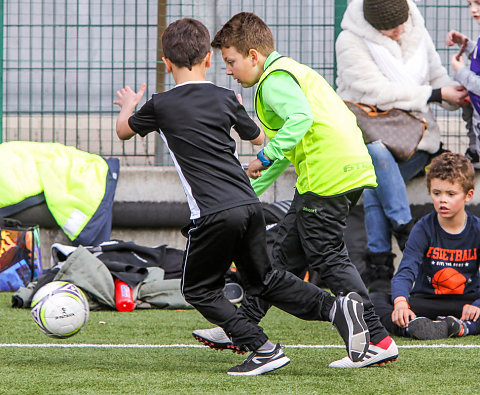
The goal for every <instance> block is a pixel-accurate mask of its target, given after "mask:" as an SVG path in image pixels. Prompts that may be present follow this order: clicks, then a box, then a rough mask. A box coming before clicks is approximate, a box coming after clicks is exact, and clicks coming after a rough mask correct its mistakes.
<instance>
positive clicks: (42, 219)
mask: <svg viewBox="0 0 480 395" xmlns="http://www.w3.org/2000/svg"><path fill="white" fill-rule="evenodd" d="M479 177H480V173H479V174H477V181H480V178H479ZM295 180H296V175H295V173H294V171H293V167H290V168H289V169H287V171H286V172H285V173H284V174H283V175H282V176H281V177H280V178H279V179H278V180H277V181H276V182H275V184H274V185H272V186H271V187H270V188H269V189H268V190H267V191H266V192H265V193H264V194H263V195H262V196H261V198H260V200H261V201H262V202H265V203H271V202H275V201H280V200H287V199H292V197H293V192H294V185H295ZM407 188H408V195H409V199H410V202H411V204H412V210H413V209H414V208H417V209H418V208H421V210H423V211H424V210H425V206H426V205H428V204H430V203H431V202H430V198H429V196H428V193H427V189H426V186H425V181H424V179H423V178H417V179H414V180H413V181H411V182H409V183H408V184H407ZM360 203H361V202H360ZM470 206H472V207H471V208H473V209H474V210H472V211H475V212H476V211H479V210H477V209H480V193H477V194H476V195H475V196H474V198H473V200H472V202H471V203H470ZM476 214H477V215H478V213H476ZM47 215H49V218H47ZM16 217H17V218H19V219H21V220H22V221H23V222H25V223H32V222H33V223H39V224H40V225H41V238H42V255H43V256H44V266H45V267H48V266H49V260H50V246H51V245H52V243H54V242H59V243H63V244H70V242H69V240H68V239H67V237H66V236H65V235H64V233H63V232H62V231H61V230H60V229H59V228H58V226H56V224H55V221H54V220H53V217H51V215H50V214H49V213H48V209H47V208H46V206H45V207H41V206H38V207H35V208H33V209H29V210H27V211H25V212H23V213H22V214H21V215H18V216H16ZM188 218H189V211H188V205H187V200H186V197H185V194H184V192H183V188H182V185H181V183H180V181H179V178H178V175H177V173H176V171H175V168H174V167H148V166H145V167H122V168H121V170H120V177H119V180H118V185H117V191H116V194H115V200H114V208H113V229H112V237H111V238H112V239H120V240H126V241H134V242H135V243H137V244H141V245H146V246H156V245H161V244H167V245H169V246H170V247H172V248H179V249H183V248H184V246H185V238H184V237H183V236H182V235H181V233H180V229H181V226H182V225H184V224H186V223H187V222H188ZM393 245H394V246H396V243H393ZM394 252H396V253H397V255H398V257H397V261H398V260H399V258H400V257H401V254H400V252H399V251H394Z"/></svg>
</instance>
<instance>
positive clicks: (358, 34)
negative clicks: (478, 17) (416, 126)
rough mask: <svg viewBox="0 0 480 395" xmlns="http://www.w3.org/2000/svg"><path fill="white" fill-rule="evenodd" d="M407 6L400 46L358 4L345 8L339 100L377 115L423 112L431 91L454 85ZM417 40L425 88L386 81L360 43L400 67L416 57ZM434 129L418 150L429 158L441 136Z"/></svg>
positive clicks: (340, 41)
mask: <svg viewBox="0 0 480 395" xmlns="http://www.w3.org/2000/svg"><path fill="white" fill-rule="evenodd" d="M408 5H409V9H410V11H409V14H410V15H409V18H408V20H407V22H406V23H405V32H404V33H403V34H402V36H401V38H400V40H399V41H394V40H392V39H390V38H388V37H386V36H384V35H383V34H381V33H380V32H379V31H378V30H377V29H375V28H374V27H373V26H372V25H370V24H369V23H368V22H367V21H366V20H365V17H364V15H363V0H353V1H352V2H351V3H350V4H349V6H348V7H347V10H346V11H345V15H344V16H343V20H342V23H341V27H342V29H343V31H342V32H341V33H340V35H339V36H338V39H337V42H336V44H335V45H336V53H337V72H338V77H337V86H338V89H337V93H338V94H339V95H340V96H341V97H342V98H343V99H344V100H350V101H354V102H360V103H366V104H370V105H373V106H376V107H379V108H380V109H382V110H388V109H391V108H401V109H403V110H407V111H420V112H427V111H428V110H429V107H428V104H427V101H428V99H429V98H430V96H431V94H432V89H434V88H441V87H443V86H447V85H457V83H455V82H454V81H453V80H452V79H451V78H450V77H449V76H448V73H447V70H446V69H445V67H443V66H442V63H441V60H440V56H439V55H438V53H437V52H436V50H435V46H434V44H433V41H432V39H431V37H430V35H429V34H428V31H427V29H426V28H425V22H424V19H423V17H422V15H421V14H420V11H419V10H418V8H417V6H416V5H415V4H414V3H413V2H412V1H410V0H408ZM422 37H423V39H424V40H425V46H426V48H427V51H428V52H427V58H428V72H427V80H428V84H427V85H419V86H415V87H412V86H405V85H402V84H400V83H397V82H393V81H391V80H390V79H388V78H387V77H386V76H385V75H384V74H383V73H382V71H381V70H380V68H379V67H378V66H377V64H376V63H375V61H374V59H373V58H372V56H371V54H370V52H369V49H368V47H367V45H366V43H365V41H364V39H368V40H370V41H372V42H374V43H377V44H380V45H382V46H383V47H384V48H386V49H387V50H388V51H389V52H390V53H391V54H392V55H393V57H394V58H396V59H398V60H400V61H402V62H405V61H407V60H408V59H409V58H411V57H412V56H413V55H414V54H415V51H416V50H417V48H418V43H419V42H421V39H422ZM445 104H446V103H443V106H444V107H446V108H448V109H453V108H452V107H451V106H450V107H449V106H448V105H445ZM436 126H437V125H435V126H434V125H431V127H430V128H429V129H430V131H428V132H427V133H426V134H425V137H424V139H423V140H422V141H421V142H420V145H419V147H418V148H419V149H423V150H426V151H428V152H431V153H433V152H435V151H436V150H437V149H438V148H439V144H440V135H439V134H440V132H439V130H438V127H436ZM435 129H436V130H435ZM432 133H433V135H432Z"/></svg>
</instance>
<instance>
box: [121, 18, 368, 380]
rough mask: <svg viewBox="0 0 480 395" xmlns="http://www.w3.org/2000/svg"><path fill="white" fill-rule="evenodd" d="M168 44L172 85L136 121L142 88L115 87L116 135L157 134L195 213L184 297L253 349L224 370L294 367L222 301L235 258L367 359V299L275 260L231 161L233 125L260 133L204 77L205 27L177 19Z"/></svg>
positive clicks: (274, 298)
mask: <svg viewBox="0 0 480 395" xmlns="http://www.w3.org/2000/svg"><path fill="white" fill-rule="evenodd" d="M162 47H163V53H164V57H163V58H162V59H163V61H164V62H165V66H166V70H167V71H168V72H169V73H172V75H173V78H174V80H175V83H176V86H175V87H174V88H173V89H171V90H169V91H167V92H162V93H158V94H155V95H153V97H152V98H151V99H150V100H148V101H147V102H146V103H145V104H144V105H143V106H142V108H141V109H140V110H139V111H138V112H136V113H135V114H134V115H132V112H133V110H134V109H135V107H136V106H137V104H138V103H139V101H140V99H141V98H142V96H143V93H144V92H145V84H143V85H142V88H141V89H140V91H139V92H138V93H135V92H133V91H132V90H131V89H130V88H129V87H125V88H123V89H121V90H120V91H118V92H117V96H118V100H116V101H115V103H116V104H118V105H119V106H120V107H121V110H120V113H119V115H118V120H117V135H118V137H119V138H121V139H123V140H126V139H129V138H131V137H133V136H134V135H135V134H136V133H138V134H139V135H140V136H145V135H147V134H148V133H150V132H159V133H160V134H161V136H162V139H163V140H164V141H165V143H166V145H167V147H168V149H169V151H170V154H171V156H172V158H173V161H174V163H175V166H176V168H177V172H178V174H179V176H180V179H181V181H182V184H183V187H184V190H185V194H186V195H187V200H188V204H189V207H190V211H191V216H190V219H191V223H190V224H189V226H187V227H185V229H184V234H185V235H186V236H187V238H188V241H187V246H186V248H185V255H184V263H183V277H182V292H183V295H184V297H185V300H186V301H187V302H189V303H190V304H191V305H192V306H193V307H195V308H196V309H197V310H198V311H199V312H200V313H201V314H202V315H203V316H204V317H205V318H206V319H207V320H209V321H210V322H212V323H213V324H215V325H218V326H219V327H221V328H222V329H223V330H224V331H225V332H226V333H228V335H229V336H231V338H232V339H233V341H234V342H235V344H236V345H237V346H239V347H240V348H241V349H242V350H245V349H246V350H250V351H253V353H252V354H251V355H250V356H249V357H248V358H247V359H246V360H245V361H244V362H243V363H242V364H240V365H238V366H234V367H232V368H231V369H229V370H228V374H230V375H257V374H262V373H266V372H269V371H272V370H275V369H278V368H280V367H282V366H285V365H286V364H288V363H289V362H290V360H289V359H288V358H287V357H286V356H285V354H284V353H283V349H282V347H281V346H280V345H279V344H277V345H274V344H273V343H271V342H270V341H269V340H268V337H267V336H266V335H265V333H264V332H263V330H262V328H261V327H260V326H259V325H258V324H257V323H254V322H252V321H251V320H250V319H249V318H248V317H247V316H246V315H244V314H243V313H241V312H240V311H239V309H238V308H237V307H236V306H235V305H233V304H232V303H230V302H229V301H228V300H227V299H226V297H225V295H224V293H223V288H224V286H225V273H226V272H227V270H228V269H229V267H230V265H231V263H232V261H235V263H236V267H237V269H238V271H239V273H240V275H241V276H242V279H243V280H244V282H245V284H246V290H247V292H248V293H249V294H251V295H255V296H261V297H262V298H264V299H265V300H267V301H268V302H269V303H272V304H273V305H275V306H277V307H279V308H281V309H283V310H285V311H287V312H289V313H291V314H294V315H295V316H297V317H299V318H302V319H306V320H321V321H328V320H331V321H332V322H333V323H334V325H335V326H336V327H337V329H338V331H339V332H340V335H341V336H342V337H343V339H344V341H345V342H346V344H347V351H348V354H349V357H350V358H351V359H352V360H353V361H358V360H361V359H362V358H363V357H364V356H365V352H366V349H367V345H368V342H369V338H370V336H369V332H368V329H367V327H366V324H365V321H364V320H363V304H362V301H361V300H362V299H361V297H360V296H359V295H358V294H356V293H354V292H350V293H348V294H347V295H346V296H344V297H339V298H335V297H333V296H332V295H330V294H329V293H328V292H326V291H323V290H321V289H320V288H318V287H316V286H314V285H313V284H309V283H306V282H304V281H302V280H300V279H299V278H298V277H295V276H294V275H292V274H291V273H288V272H285V271H282V270H274V269H273V268H272V266H271V264H270V261H269V259H268V255H267V250H266V230H265V219H264V215H263V210H262V205H261V204H260V201H259V200H258V198H257V196H256V195H255V192H254V191H253V189H252V187H251V185H250V181H249V179H248V177H247V175H246V174H245V172H244V170H243V169H242V166H241V164H240V162H239V161H238V159H237V157H236V156H235V147H236V144H235V140H234V139H233V138H232V137H231V136H230V130H231V128H232V127H235V129H236V131H237V132H238V134H239V136H240V137H241V138H242V139H244V140H249V141H251V142H252V143H253V144H262V142H263V138H264V135H263V132H262V131H260V129H259V128H258V126H257V125H256V124H255V122H253V120H252V119H251V118H250V117H249V116H248V114H247V112H246V111H245V108H244V107H243V106H242V105H241V104H240V103H239V101H238V100H237V98H236V96H235V93H234V92H233V91H231V90H228V89H224V88H220V87H218V86H216V85H214V84H212V83H211V82H208V81H205V75H206V69H207V68H208V67H209V66H210V58H211V54H212V53H211V52H210V36H209V33H208V30H207V28H206V27H205V26H204V25H203V24H202V23H200V22H199V21H197V20H194V19H190V18H184V19H180V20H178V21H175V22H173V23H172V24H170V25H169V26H168V27H167V29H165V32H164V33H163V35H162Z"/></svg>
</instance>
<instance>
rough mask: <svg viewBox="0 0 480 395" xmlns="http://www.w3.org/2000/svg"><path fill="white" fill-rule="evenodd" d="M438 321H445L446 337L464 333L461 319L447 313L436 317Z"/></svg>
mask: <svg viewBox="0 0 480 395" xmlns="http://www.w3.org/2000/svg"><path fill="white" fill-rule="evenodd" d="M437 320H439V321H445V322H446V323H447V335H448V337H460V336H464V334H465V324H464V323H463V321H461V320H459V319H458V318H456V317H454V316H453V315H449V316H447V317H437Z"/></svg>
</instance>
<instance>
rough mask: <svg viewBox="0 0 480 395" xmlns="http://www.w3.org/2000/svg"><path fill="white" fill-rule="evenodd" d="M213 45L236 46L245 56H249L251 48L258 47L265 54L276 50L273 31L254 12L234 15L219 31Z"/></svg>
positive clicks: (215, 46) (220, 46) (216, 46)
mask: <svg viewBox="0 0 480 395" xmlns="http://www.w3.org/2000/svg"><path fill="white" fill-rule="evenodd" d="M211 45H212V47H213V48H215V49H222V48H230V47H235V48H236V49H237V51H238V52H240V53H241V54H242V55H244V56H248V51H249V50H250V49H256V50H257V51H258V52H260V53H261V54H262V55H264V56H268V55H270V54H271V53H272V52H273V51H274V50H275V46H274V42H273V35H272V31H271V30H270V28H269V27H268V26H267V24H266V23H265V22H264V21H263V20H262V19H261V18H259V17H258V16H257V15H255V14H254V13H252V12H240V13H238V14H236V15H234V16H233V17H232V18H231V19H230V20H229V21H228V22H227V23H225V25H223V27H222V28H221V29H220V30H219V31H218V32H217V34H216V35H215V37H214V39H213V41H212V44H211Z"/></svg>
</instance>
